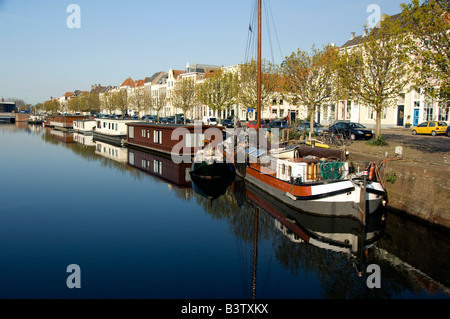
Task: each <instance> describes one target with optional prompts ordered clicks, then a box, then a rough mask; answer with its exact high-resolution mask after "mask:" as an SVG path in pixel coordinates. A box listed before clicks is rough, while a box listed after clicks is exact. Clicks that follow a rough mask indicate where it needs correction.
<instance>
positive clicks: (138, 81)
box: [134, 80, 144, 87]
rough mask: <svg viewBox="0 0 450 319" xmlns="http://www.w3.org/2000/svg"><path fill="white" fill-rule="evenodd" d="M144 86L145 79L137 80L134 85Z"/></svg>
mask: <svg viewBox="0 0 450 319" xmlns="http://www.w3.org/2000/svg"><path fill="white" fill-rule="evenodd" d="M140 86H144V80H137V81H136V82H134V87H140Z"/></svg>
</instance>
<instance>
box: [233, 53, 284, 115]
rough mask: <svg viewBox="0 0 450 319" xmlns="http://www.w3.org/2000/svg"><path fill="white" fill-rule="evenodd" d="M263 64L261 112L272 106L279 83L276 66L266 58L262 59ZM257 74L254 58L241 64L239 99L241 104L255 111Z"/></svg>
mask: <svg viewBox="0 0 450 319" xmlns="http://www.w3.org/2000/svg"><path fill="white" fill-rule="evenodd" d="M261 65H262V66H261V82H262V83H261V112H263V110H264V109H265V108H266V107H268V106H270V104H271V102H272V97H273V93H274V92H275V90H276V89H277V87H278V86H279V83H278V81H277V77H278V74H277V72H276V69H275V67H274V66H273V65H271V64H270V63H269V62H267V61H265V60H264V61H262V63H261ZM257 74H258V69H257V63H256V61H255V60H253V59H252V60H251V61H250V62H248V63H244V64H241V65H240V66H239V76H238V85H239V90H238V94H237V101H238V102H239V104H241V105H243V106H245V107H247V108H252V109H253V110H255V111H256V109H257V102H258V101H257V96H258V95H257V90H258V88H257Z"/></svg>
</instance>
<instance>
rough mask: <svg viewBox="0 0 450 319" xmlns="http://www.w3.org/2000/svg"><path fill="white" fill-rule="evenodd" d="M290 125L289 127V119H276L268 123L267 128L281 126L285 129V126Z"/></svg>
mask: <svg viewBox="0 0 450 319" xmlns="http://www.w3.org/2000/svg"><path fill="white" fill-rule="evenodd" d="M288 127H289V125H288V123H287V121H284V120H275V121H272V122H270V123H269V124H268V125H267V128H281V129H283V128H288Z"/></svg>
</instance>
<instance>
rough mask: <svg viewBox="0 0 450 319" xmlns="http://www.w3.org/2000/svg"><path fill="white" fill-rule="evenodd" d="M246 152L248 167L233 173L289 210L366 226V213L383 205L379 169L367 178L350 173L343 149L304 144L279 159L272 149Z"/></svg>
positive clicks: (384, 196)
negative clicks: (349, 220) (344, 218)
mask: <svg viewBox="0 0 450 319" xmlns="http://www.w3.org/2000/svg"><path fill="white" fill-rule="evenodd" d="M277 151H278V150H277ZM245 152H246V164H244V165H243V168H242V164H239V163H238V164H237V165H238V169H237V170H236V172H237V173H238V174H239V175H240V176H242V177H243V178H244V179H245V180H246V181H248V182H249V183H251V184H253V185H255V186H256V187H258V188H260V189H262V190H263V191H265V192H266V193H268V194H269V195H271V196H274V197H275V198H277V199H278V200H280V201H282V202H283V203H284V204H285V205H287V206H289V207H292V208H295V209H298V210H300V211H304V212H308V213H312V214H317V215H322V216H333V217H353V218H357V219H359V220H360V221H362V222H364V220H365V219H366V216H367V215H368V214H371V213H373V212H375V211H376V210H377V209H378V208H379V206H380V205H381V204H386V198H387V193H386V190H385V188H384V186H383V185H382V183H381V182H380V178H379V175H378V174H376V171H377V168H378V166H376V165H375V164H373V165H372V166H371V168H369V170H370V174H369V172H362V173H361V174H355V173H353V172H349V163H348V161H347V156H348V154H346V152H345V151H343V150H342V151H341V150H331V149H324V148H310V147H305V146H303V147H297V148H296V152H295V154H294V157H292V158H278V157H277V156H272V155H271V154H270V151H268V152H260V151H259V153H258V150H256V149H255V148H248V149H247V150H246V151H245ZM255 154H256V155H255ZM239 165H240V166H239ZM364 173H367V175H366V174H364ZM355 208H359V209H356V210H355Z"/></svg>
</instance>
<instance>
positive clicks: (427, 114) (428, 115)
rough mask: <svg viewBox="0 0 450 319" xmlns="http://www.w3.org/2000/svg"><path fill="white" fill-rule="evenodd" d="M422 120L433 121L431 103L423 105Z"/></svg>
mask: <svg viewBox="0 0 450 319" xmlns="http://www.w3.org/2000/svg"><path fill="white" fill-rule="evenodd" d="M423 120H424V121H432V120H433V103H429V102H425V105H424V106H423Z"/></svg>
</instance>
